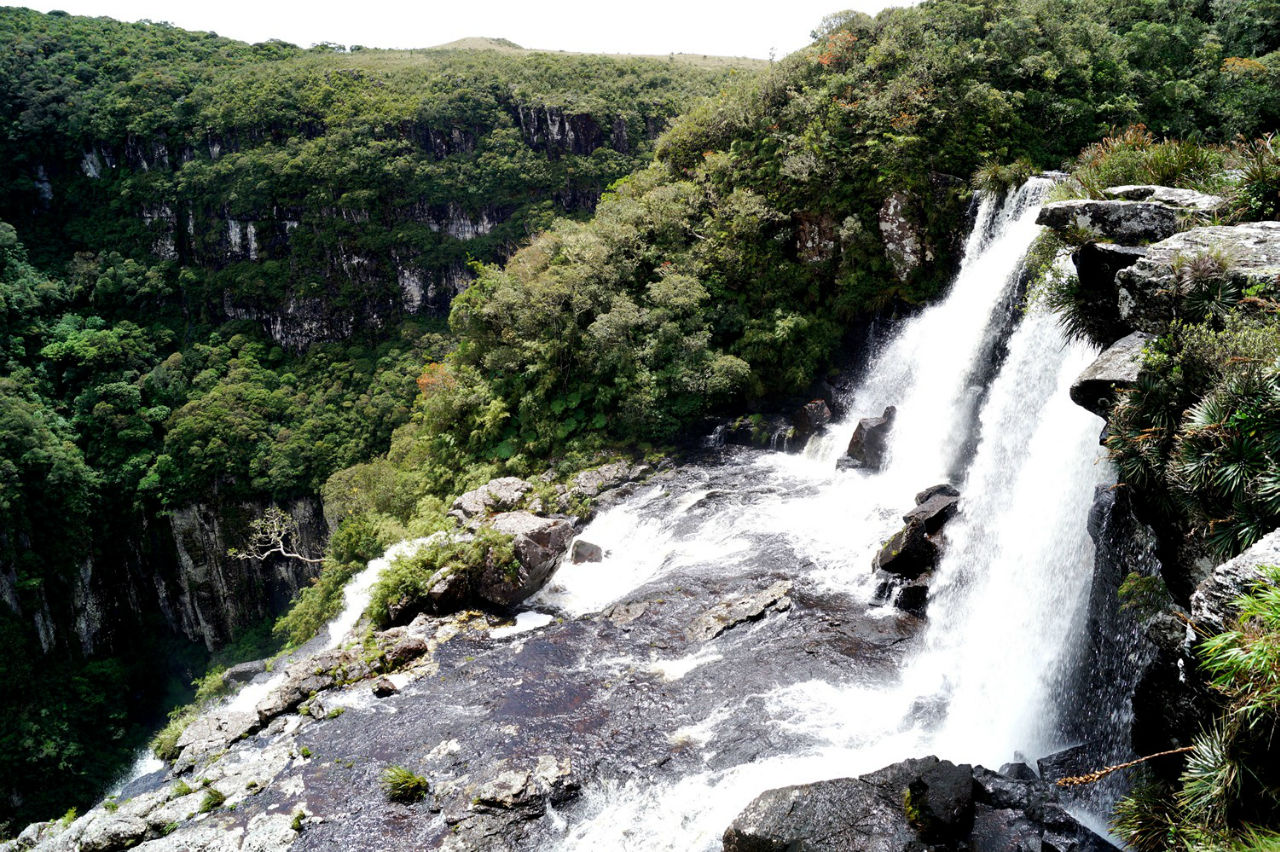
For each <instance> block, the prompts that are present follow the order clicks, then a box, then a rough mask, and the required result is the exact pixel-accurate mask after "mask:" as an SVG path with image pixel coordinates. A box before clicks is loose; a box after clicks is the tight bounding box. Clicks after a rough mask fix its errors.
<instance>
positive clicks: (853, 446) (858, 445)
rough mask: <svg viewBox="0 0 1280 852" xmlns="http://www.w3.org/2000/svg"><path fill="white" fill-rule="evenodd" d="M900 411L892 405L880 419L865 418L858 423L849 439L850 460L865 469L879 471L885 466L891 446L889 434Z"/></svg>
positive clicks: (848, 453)
mask: <svg viewBox="0 0 1280 852" xmlns="http://www.w3.org/2000/svg"><path fill="white" fill-rule="evenodd" d="M897 413H898V409H896V408H895V407H893V406H892V405H890V406H888V407H886V408H885V410H884V413H883V414H881V415H880V416H879V417H864V418H862V419H861V420H859V421H858V425H857V426H856V427H855V428H854V430H853V437H852V438H850V439H849V449H848V452H847V455H848V456H849V458H851V459H854V460H856V461H858V462H861V463H862V464H863V465H864V466H865V467H868V468H871V469H872V470H879V469H880V466H881V465H882V464H884V452H885V450H886V449H887V448H888V445H889V434H890V433H891V432H892V431H893V420H894V417H895V416H896V415H897Z"/></svg>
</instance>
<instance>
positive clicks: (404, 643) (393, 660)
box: [387, 636, 431, 668]
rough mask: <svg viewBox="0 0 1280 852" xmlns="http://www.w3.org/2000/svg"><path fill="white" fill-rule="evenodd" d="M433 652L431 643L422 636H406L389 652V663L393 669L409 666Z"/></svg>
mask: <svg viewBox="0 0 1280 852" xmlns="http://www.w3.org/2000/svg"><path fill="white" fill-rule="evenodd" d="M430 650H431V645H430V643H428V642H427V640H426V639H425V638H423V637H421V636H405V637H404V638H403V639H400V640H399V641H397V642H396V644H395V645H393V646H391V650H390V651H387V663H388V664H389V665H390V666H391V667H393V668H400V667H402V666H407V665H408V664H409V663H412V662H413V661H414V660H416V659H418V658H419V657H421V656H422V655H423V654H425V653H427V652H428V651H430Z"/></svg>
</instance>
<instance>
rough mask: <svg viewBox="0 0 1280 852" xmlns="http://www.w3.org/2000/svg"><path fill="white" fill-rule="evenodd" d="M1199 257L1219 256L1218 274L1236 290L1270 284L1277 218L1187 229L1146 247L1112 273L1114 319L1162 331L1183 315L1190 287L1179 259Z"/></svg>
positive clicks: (1277, 252)
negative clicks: (1221, 266) (1180, 272)
mask: <svg viewBox="0 0 1280 852" xmlns="http://www.w3.org/2000/svg"><path fill="white" fill-rule="evenodd" d="M1203 256H1215V257H1217V258H1220V259H1221V261H1222V262H1223V264H1224V267H1225V268H1224V269H1222V272H1221V275H1222V276H1223V278H1224V279H1225V280H1226V281H1227V282H1228V283H1230V284H1231V285H1232V286H1234V287H1235V288H1237V289H1238V290H1239V291H1240V292H1241V293H1243V291H1245V290H1247V289H1248V288H1249V287H1252V286H1255V285H1263V286H1270V285H1273V284H1274V283H1275V281H1276V279H1277V278H1280V222H1248V223H1245V224H1242V225H1231V226H1225V225H1215V226H1211V227H1204V228H1193V229H1191V230H1189V231H1183V232H1182V233H1180V234H1175V235H1173V236H1171V237H1169V238H1168V239H1164V240H1161V241H1160V242H1158V243H1156V244H1154V245H1151V246H1148V247H1147V251H1146V254H1145V255H1143V257H1142V258H1141V259H1140V260H1138V262H1137V263H1135V264H1133V265H1132V266H1130V267H1128V268H1126V269H1124V270H1121V271H1120V272H1119V273H1117V274H1116V286H1117V304H1118V307H1119V314H1120V319H1121V320H1122V321H1123V322H1124V323H1126V325H1127V326H1128V327H1129V328H1132V329H1134V330H1136V331H1145V332H1148V333H1151V334H1163V333H1164V331H1165V329H1166V328H1167V327H1168V325H1169V323H1170V322H1172V321H1173V320H1175V319H1178V318H1179V317H1182V316H1184V315H1186V312H1187V308H1186V307H1185V305H1184V300H1185V298H1186V296H1187V294H1188V292H1189V291H1190V289H1191V288H1192V287H1193V286H1195V282H1194V281H1186V280H1179V278H1180V276H1179V275H1178V266H1179V264H1185V263H1186V262H1187V261H1190V260H1194V259H1195V258H1197V257H1203ZM1191 318H1192V319H1197V320H1198V319H1200V317H1191Z"/></svg>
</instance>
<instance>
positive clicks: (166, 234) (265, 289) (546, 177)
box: [6, 100, 667, 349]
mask: <svg viewBox="0 0 1280 852" xmlns="http://www.w3.org/2000/svg"><path fill="white" fill-rule="evenodd" d="M501 106H502V110H501V111H500V112H499V113H498V115H497V116H496V121H495V123H494V125H492V126H484V125H476V126H470V127H458V126H452V127H450V126H440V125H434V124H429V123H426V122H416V121H415V122H411V123H407V124H404V125H402V126H400V127H398V128H396V130H395V132H394V137H393V140H394V144H393V147H395V149H396V153H397V154H398V155H399V156H400V157H401V159H402V160H406V161H409V162H418V163H420V164H423V165H424V166H425V167H430V166H432V165H435V166H439V169H438V171H439V173H440V176H441V178H442V179H448V180H455V181H456V180H457V178H459V177H461V178H463V179H464V180H465V179H466V178H465V173H466V171H467V169H466V168H461V167H459V165H458V164H471V163H476V162H477V161H478V160H479V159H481V158H483V157H489V158H492V157H493V156H494V155H495V154H497V155H499V156H501V157H507V158H512V159H513V160H514V159H519V160H521V161H523V162H524V163H525V165H526V166H527V169H525V171H526V172H527V173H525V174H519V173H513V174H512V175H511V179H510V181H509V182H507V183H505V185H504V183H503V179H502V178H499V179H497V180H495V179H494V178H493V177H492V176H490V177H489V178H488V179H487V180H485V181H484V183H485V184H487V185H481V186H477V185H476V184H474V183H472V184H470V185H468V184H467V183H458V184H457V185H455V186H453V187H449V186H444V185H440V184H439V183H436V182H435V181H433V180H431V179H428V181H427V183H426V184H424V183H423V182H422V181H421V180H418V181H415V183H416V186H413V187H405V186H396V185H395V179H394V177H393V178H392V181H393V182H392V183H391V184H383V185H377V186H371V187H370V188H368V189H365V188H357V187H356V186H351V185H343V182H342V181H338V180H332V179H330V178H329V177H327V176H326V177H322V178H318V182H319V183H320V185H319V186H313V187H312V188H313V189H315V190H318V191H315V192H311V191H307V192H300V191H299V187H297V186H296V185H294V184H292V182H291V181H290V179H289V176H288V175H285V176H282V175H280V174H278V173H277V174H271V173H268V174H265V175H264V174H255V175H254V176H253V179H254V184H253V186H252V187H251V188H249V187H246V186H245V185H244V181H245V180H246V178H247V177H248V176H247V175H245V174H244V172H245V171H255V170H254V168H253V166H252V165H249V166H244V167H240V168H237V167H236V166H229V167H225V168H224V166H225V164H227V163H231V162H235V163H238V164H241V163H253V162H254V161H255V160H256V159H257V158H258V157H260V156H263V155H264V154H263V152H264V150H267V149H275V148H277V147H279V146H286V147H287V146H289V145H297V144H302V145H306V144H307V142H316V143H319V142H324V141H326V140H327V136H326V135H325V133H324V129H323V128H319V127H313V128H305V127H304V128H297V129H296V131H293V132H285V133H280V132H278V131H273V129H271V128H268V127H261V128H249V129H245V130H242V131H241V132H239V133H236V134H212V133H211V134H209V135H208V136H207V138H206V139H204V140H201V143H199V144H192V143H191V142H190V141H189V140H188V139H186V138H184V137H175V136H168V137H163V136H162V137H151V138H143V137H140V136H137V135H134V134H132V133H129V134H126V135H124V136H123V137H122V138H99V139H93V140H91V141H89V142H87V143H84V144H83V145H82V147H81V148H80V149H72V150H69V151H68V152H67V153H66V154H65V155H64V158H63V159H55V158H48V159H47V160H46V161H45V162H41V163H38V164H36V165H35V166H33V167H32V172H31V176H30V177H31V181H32V183H31V185H32V186H33V187H34V188H35V189H36V190H37V195H38V198H37V199H36V200H37V202H38V203H37V204H36V205H35V206H34V207H33V208H30V209H29V213H30V215H31V219H30V220H29V224H30V225H31V227H33V228H35V229H41V228H55V229H56V228H58V227H59V223H60V220H62V219H65V218H68V217H69V218H71V219H72V220H73V223H72V228H71V229H72V230H78V229H82V228H83V227H84V226H83V225H80V226H77V225H76V224H75V222H74V220H77V219H78V220H80V221H81V222H84V220H87V219H92V218H94V217H101V216H104V215H118V214H116V213H115V212H114V211H115V210H116V209H117V208H124V210H125V211H126V212H127V215H128V216H129V217H131V218H132V220H133V221H132V222H131V223H130V222H127V221H126V222H123V223H119V224H118V225H117V226H116V227H115V230H116V231H117V233H118V234H119V236H120V242H119V243H118V244H117V245H115V246H112V247H114V248H121V249H124V250H125V251H126V253H129V254H133V255H135V256H137V255H139V254H142V253H146V254H149V255H150V256H151V257H152V258H154V259H155V260H157V261H169V262H174V263H177V264H180V265H181V266H183V267H187V268H194V269H198V270H201V271H202V272H203V274H204V275H207V276H208V278H209V280H210V283H211V289H213V290H214V292H215V293H217V294H218V295H216V296H215V298H214V299H213V300H212V301H211V303H210V304H209V305H207V306H205V307H204V308H203V309H201V310H203V312H204V313H205V315H206V316H207V318H208V319H211V320H214V321H217V320H220V319H247V320H252V321H256V322H259V323H260V324H261V325H262V327H263V329H264V331H266V333H267V334H269V335H270V336H271V338H272V339H273V340H274V341H275V342H276V343H278V344H280V345H282V346H285V347H287V348H291V349H303V348H305V347H306V346H308V345H309V344H311V343H314V342H317V341H332V340H342V339H346V338H349V337H351V336H352V335H353V334H356V333H358V332H360V331H362V330H369V329H372V330H376V329H378V328H381V327H383V326H385V325H387V324H389V323H391V322H394V321H395V320H397V319H400V318H402V317H404V316H408V315H414V314H420V313H431V314H437V315H440V314H444V313H447V311H448V308H449V304H450V302H451V300H452V298H453V296H455V295H456V294H457V293H459V292H461V290H463V289H465V287H466V286H467V283H468V282H469V281H470V279H471V277H472V276H471V273H470V271H469V270H468V268H467V264H468V262H470V260H472V259H477V260H483V261H488V262H493V261H498V260H501V259H503V258H504V257H505V256H506V255H507V254H508V253H509V252H510V251H511V250H512V249H514V247H515V246H516V245H517V244H518V243H519V242H520V241H522V240H523V239H525V238H526V237H527V236H528V235H529V233H530V232H531V229H532V228H534V227H536V225H535V224H534V223H532V222H529V221H527V220H528V217H529V213H530V209H531V207H532V206H534V205H538V204H549V205H550V210H551V211H554V212H556V213H559V214H575V213H587V212H590V211H591V210H592V209H593V208H594V206H595V202H596V199H597V198H598V196H599V194H600V192H601V191H602V190H603V189H604V187H605V185H606V184H607V183H608V182H609V181H611V180H613V179H615V178H617V177H619V176H621V175H622V174H625V173H626V172H627V171H629V170H630V169H631V168H632V167H633V166H634V165H635V164H637V163H638V162H640V159H639V157H638V153H640V152H643V151H645V150H648V149H649V148H650V147H651V143H652V141H653V140H654V139H655V138H656V137H657V135H658V133H660V132H661V130H662V129H663V127H665V124H666V120H667V116H666V115H665V114H663V113H661V112H658V113H655V114H652V115H643V114H641V115H639V116H638V117H636V116H635V115H632V117H631V120H630V121H628V117H627V116H626V115H623V114H617V115H605V116H602V117H597V116H595V115H592V114H589V113H575V112H572V111H570V110H567V109H565V108H563V107H553V106H545V105H541V104H535V103H523V102H517V101H514V100H507V101H505V102H503V103H502V105H501ZM506 133H514V134H515V137H514V138H510V137H508V136H505V135H503V134H506ZM303 140H305V141H303ZM495 140H496V141H495ZM517 140H518V141H517ZM495 148H496V149H497V150H494V149H495ZM522 151H523V153H522ZM604 152H608V153H607V154H605V153H604ZM530 157H533V158H534V161H533V162H530V161H529V158H530ZM537 159H541V161H542V163H543V164H542V165H539V164H538V163H537V162H536V160H537ZM513 165H514V163H513ZM299 168H302V169H306V168H307V167H306V166H299ZM450 171H453V172H459V171H460V172H462V174H456V175H454V176H452V177H450V176H449V173H450ZM360 182H361V181H357V182H356V183H357V184H358V183H360ZM197 183H198V185H199V191H198V192H196V193H191V192H189V191H187V190H188V188H189V187H191V186H194V185H196V184H197ZM326 183H327V184H329V185H328V186H325V185H324V184H326ZM193 196H194V197H193ZM245 196H249V198H248V199H246V198H245ZM126 199H127V200H126ZM109 211H111V212H110V213H109ZM6 215H7V216H8V218H16V219H18V224H19V225H20V226H26V225H27V224H28V223H27V222H23V221H22V220H23V217H21V216H14V214H13V212H8V213H7V214H6ZM539 215H545V214H539ZM539 221H541V220H539ZM24 230H27V228H26V227H24ZM106 247H107V246H103V245H95V246H93V248H95V249H102V248H106Z"/></svg>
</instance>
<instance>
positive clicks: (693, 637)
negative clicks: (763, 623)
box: [685, 580, 791, 642]
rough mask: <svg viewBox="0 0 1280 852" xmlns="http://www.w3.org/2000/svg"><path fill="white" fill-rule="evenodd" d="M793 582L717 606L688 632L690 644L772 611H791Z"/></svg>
mask: <svg viewBox="0 0 1280 852" xmlns="http://www.w3.org/2000/svg"><path fill="white" fill-rule="evenodd" d="M790 591H791V582H790V581H788V580H783V581H781V582H778V583H774V584H773V585H772V586H770V587H769V588H767V589H765V590H764V591H761V592H756V593H755V594H751V595H746V596H745V597H741V598H738V599H737V600H733V601H728V602H726V603H722V604H717V605H716V606H714V607H712V608H711V609H709V610H707V611H706V612H704V613H702V614H701V615H699V616H698V617H697V618H695V619H694V620H693V623H692V624H690V625H689V627H688V629H686V630H685V636H686V637H687V638H688V639H689V641H690V642H706V641H709V640H711V639H714V638H716V637H717V636H719V635H720V634H721V633H723V632H725V631H726V630H729V629H731V628H733V627H736V626H737V625H739V624H742V623H743V622H746V621H756V620H757V619H760V618H763V617H764V616H765V615H766V614H767V613H769V612H785V611H786V610H788V609H790V608H791V598H789V597H787V593H788V592H790Z"/></svg>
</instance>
